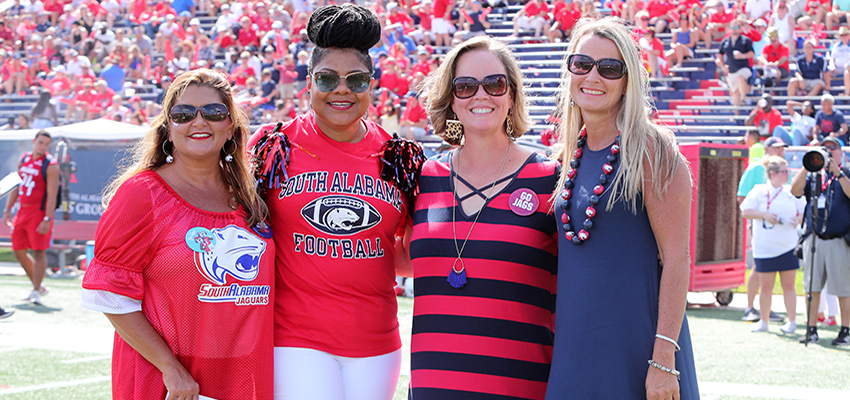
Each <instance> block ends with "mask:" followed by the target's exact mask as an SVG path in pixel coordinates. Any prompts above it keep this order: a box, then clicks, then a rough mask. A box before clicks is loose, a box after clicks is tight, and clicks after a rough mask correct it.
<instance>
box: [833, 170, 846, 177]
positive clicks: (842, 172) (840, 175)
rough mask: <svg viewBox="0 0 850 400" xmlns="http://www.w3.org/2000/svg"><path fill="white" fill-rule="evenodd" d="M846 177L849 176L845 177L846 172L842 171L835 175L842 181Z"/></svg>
mask: <svg viewBox="0 0 850 400" xmlns="http://www.w3.org/2000/svg"><path fill="white" fill-rule="evenodd" d="M845 176H847V175H844V170H841V169H839V170H838V175H835V177H836V178H837V179H841V178H843V177H845Z"/></svg>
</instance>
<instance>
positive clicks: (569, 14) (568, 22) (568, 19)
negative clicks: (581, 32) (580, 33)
mask: <svg viewBox="0 0 850 400" xmlns="http://www.w3.org/2000/svg"><path fill="white" fill-rule="evenodd" d="M579 19H581V10H576V9H575V8H572V9H568V8H564V9H562V10H561V11H560V12H558V13H557V14H555V20H556V21H558V22H559V29H561V30H562V31H566V30H569V29H573V27H574V26H575V25H576V22H578V20H579Z"/></svg>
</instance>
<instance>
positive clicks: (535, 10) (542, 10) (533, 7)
mask: <svg viewBox="0 0 850 400" xmlns="http://www.w3.org/2000/svg"><path fill="white" fill-rule="evenodd" d="M522 9H523V10H525V15H526V16H527V17H528V18H534V17H536V16H537V15H538V14H541V15H540V16H541V17H543V18H546V17H547V14H549V5H547V4H546V2H545V1H544V2H541V3H540V5H539V6H538V5H537V4H534V2H533V1H529V2H528V3H527V4H526V5H525V7H523V8H522Z"/></svg>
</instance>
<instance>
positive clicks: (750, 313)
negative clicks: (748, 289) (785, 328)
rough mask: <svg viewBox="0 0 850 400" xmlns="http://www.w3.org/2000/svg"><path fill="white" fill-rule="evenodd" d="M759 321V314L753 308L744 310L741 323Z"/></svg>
mask: <svg viewBox="0 0 850 400" xmlns="http://www.w3.org/2000/svg"><path fill="white" fill-rule="evenodd" d="M759 319H761V317H759V312H758V311H757V310H756V309H755V308H752V307H748V308H747V309H746V310H744V316H743V317H742V318H741V321H747V322H755V321H758V320H759Z"/></svg>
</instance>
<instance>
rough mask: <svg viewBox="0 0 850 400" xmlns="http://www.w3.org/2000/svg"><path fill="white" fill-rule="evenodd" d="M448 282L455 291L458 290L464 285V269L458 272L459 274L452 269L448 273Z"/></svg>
mask: <svg viewBox="0 0 850 400" xmlns="http://www.w3.org/2000/svg"><path fill="white" fill-rule="evenodd" d="M446 280H447V281H448V282H449V285H452V287H453V288H455V289H460V288H462V287H463V285H466V268H464V269H462V270H460V273H458V272H456V271H455V269H454V268H452V270H451V271H450V272H449V278H448V279H446Z"/></svg>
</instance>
